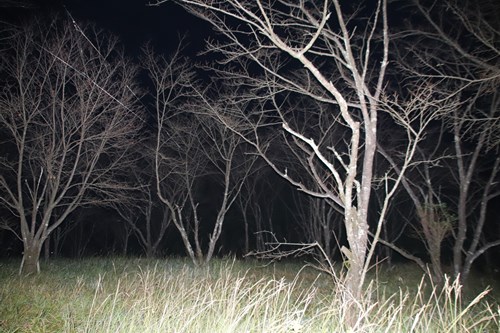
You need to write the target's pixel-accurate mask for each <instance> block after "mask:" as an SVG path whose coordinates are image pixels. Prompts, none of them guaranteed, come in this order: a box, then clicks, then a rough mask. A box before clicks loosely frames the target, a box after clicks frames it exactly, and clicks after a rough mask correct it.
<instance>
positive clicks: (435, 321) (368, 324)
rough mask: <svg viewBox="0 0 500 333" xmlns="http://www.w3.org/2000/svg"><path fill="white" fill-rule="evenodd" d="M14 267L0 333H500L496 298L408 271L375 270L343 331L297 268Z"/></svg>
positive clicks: (338, 311) (137, 263)
mask: <svg viewBox="0 0 500 333" xmlns="http://www.w3.org/2000/svg"><path fill="white" fill-rule="evenodd" d="M18 264H19V262H17V261H4V262H0V332H426V333H427V332H457V333H458V332H499V331H500V329H499V319H500V308H499V305H498V302H497V300H496V299H497V298H496V295H497V294H495V293H496V290H495V289H494V290H493V291H491V292H489V293H488V294H485V293H484V292H482V291H483V290H484V289H482V288H484V286H482V287H481V288H480V289H478V291H476V290H466V291H465V292H464V293H463V296H459V294H460V293H458V292H457V291H458V289H459V288H460V286H458V285H456V284H454V283H453V281H448V283H446V284H445V286H444V287H442V288H437V287H433V286H432V285H431V284H430V282H429V281H428V280H427V279H425V278H422V275H421V274H420V272H419V271H418V270H417V269H416V268H415V267H413V266H411V265H401V266H396V268H395V269H393V270H390V271H389V270H385V269H383V268H381V269H379V270H378V271H373V272H372V273H371V274H372V275H371V276H370V278H371V280H372V283H371V284H370V285H369V286H367V292H366V295H365V299H364V300H363V301H362V302H360V303H358V304H356V305H355V306H354V307H355V308H356V309H357V311H356V313H357V321H356V323H355V326H354V327H348V326H347V325H346V320H345V318H346V317H347V316H348V315H349V313H348V312H349V311H352V308H353V307H349V306H346V304H344V303H343V302H342V299H341V297H340V295H341V294H342V293H341V291H342V285H341V284H334V283H333V281H332V278H331V277H330V276H328V275H326V274H323V273H319V272H318V271H316V270H314V269H312V268H304V267H303V265H302V264H301V263H299V262H281V263H274V264H270V265H263V263H262V262H257V261H252V260H246V261H240V260H233V259H223V260H219V259H216V260H213V262H212V263H211V264H210V265H209V266H208V267H204V268H196V267H193V266H192V265H191V263H190V262H189V261H187V260H185V259H179V258H169V259H164V260H146V259H125V258H113V259H98V258H96V259H86V260H55V261H51V262H49V263H47V264H44V265H42V272H41V274H39V275H36V276H28V277H19V276H18V275H17V269H18ZM471 283H475V281H472V282H471ZM477 288H479V287H477Z"/></svg>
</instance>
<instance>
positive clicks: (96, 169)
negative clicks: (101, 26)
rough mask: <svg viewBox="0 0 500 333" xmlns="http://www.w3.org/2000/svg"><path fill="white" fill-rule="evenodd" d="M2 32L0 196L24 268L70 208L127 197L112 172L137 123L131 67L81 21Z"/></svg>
mask: <svg viewBox="0 0 500 333" xmlns="http://www.w3.org/2000/svg"><path fill="white" fill-rule="evenodd" d="M8 32H9V33H10V34H9V39H8V48H6V49H4V52H2V55H1V61H2V65H1V68H2V85H3V89H2V92H1V95H0V109H1V110H2V111H1V113H0V126H1V129H2V131H3V133H4V134H5V136H3V137H4V138H6V139H5V140H4V141H2V145H6V146H7V150H8V151H9V154H8V155H7V156H4V157H2V159H1V161H0V167H1V169H2V174H1V175H0V190H1V192H2V196H1V199H0V200H1V203H2V204H3V205H4V206H6V207H7V208H8V209H9V210H10V211H11V212H12V214H14V215H15V216H17V217H18V219H19V225H20V234H19V235H18V237H19V238H20V239H21V240H22V242H23V244H24V254H23V260H22V264H21V270H20V271H21V272H23V273H33V272H37V271H39V264H38V261H39V256H40V250H41V247H42V245H43V242H44V241H45V240H46V239H47V237H48V236H49V235H50V234H51V233H52V232H53V231H54V230H55V229H56V228H58V227H59V226H60V225H61V224H62V223H64V222H65V220H66V218H67V217H68V215H69V214H70V213H71V212H72V211H74V210H75V209H76V208H78V207H82V206H84V205H103V204H106V203H109V202H115V201H120V200H126V199H127V193H128V192H127V190H128V188H127V186H125V185H124V184H123V183H122V182H121V181H120V180H121V179H123V177H124V172H125V171H126V170H127V168H128V163H129V159H128V154H127V153H128V151H129V147H131V146H132V145H133V144H134V136H135V135H136V133H137V131H138V129H139V127H140V125H141V119H140V114H139V112H138V110H136V108H135V107H134V100H135V98H136V97H135V96H134V91H137V89H136V83H135V74H136V69H135V68H136V66H134V65H133V64H132V63H130V61H128V60H127V59H126V58H125V57H124V55H123V54H122V53H121V52H120V51H119V50H120V47H119V45H118V44H117V40H116V39H115V38H112V37H109V36H107V35H105V34H104V33H102V32H100V31H98V30H96V29H94V28H92V27H90V26H84V27H78V26H75V25H73V24H68V23H65V22H60V21H57V20H56V21H52V22H51V23H50V24H48V25H36V24H34V25H32V26H29V27H23V28H17V29H12V30H10V31H8ZM56 209H57V210H58V214H57V216H55V215H54V212H55V210H56Z"/></svg>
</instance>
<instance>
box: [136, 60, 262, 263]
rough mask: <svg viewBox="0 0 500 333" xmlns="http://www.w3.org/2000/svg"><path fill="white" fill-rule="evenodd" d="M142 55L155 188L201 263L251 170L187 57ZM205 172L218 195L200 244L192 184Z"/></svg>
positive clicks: (240, 144)
mask: <svg viewBox="0 0 500 333" xmlns="http://www.w3.org/2000/svg"><path fill="white" fill-rule="evenodd" d="M146 56H147V57H148V58H147V62H146V64H147V65H146V67H147V68H148V71H149V73H150V77H151V79H152V81H153V84H154V86H155V101H156V120H157V124H156V126H157V128H156V130H157V133H156V135H157V142H156V148H155V173H156V182H157V193H158V196H159V198H160V200H161V201H162V202H163V203H164V204H165V205H166V206H167V207H168V209H169V211H170V215H171V217H172V221H173V223H174V225H175V226H176V227H177V229H178V231H179V232H180V234H181V237H182V240H183V243H184V246H185V248H186V251H187V253H188V255H189V256H190V257H191V259H192V260H193V262H194V263H195V264H197V265H199V264H205V263H207V262H208V261H210V260H211V258H212V256H213V254H214V251H215V247H216V243H217V241H218V239H219V237H220V235H221V232H222V227H223V224H224V220H225V217H226V214H227V212H228V211H229V209H230V208H231V206H232V205H233V203H234V202H235V200H236V198H237V197H238V195H239V193H240V191H241V187H242V185H243V183H244V180H245V179H246V177H247V176H248V174H249V172H250V170H251V165H252V163H248V161H249V160H251V159H243V158H242V156H243V153H244V150H243V145H244V142H243V140H242V139H241V138H240V137H239V136H238V135H236V134H235V133H233V131H231V130H230V129H228V128H226V127H225V126H223V125H222V124H221V123H220V122H218V121H215V119H214V118H213V117H212V116H211V115H212V114H213V113H214V110H216V109H218V108H224V107H225V106H224V104H223V103H222V102H220V101H219V102H216V101H214V100H209V98H208V97H207V94H206V93H205V92H202V91H199V90H198V89H196V84H195V82H194V80H193V77H192V74H191V71H190V70H189V69H188V63H187V62H186V61H180V53H179V52H176V53H175V54H174V55H173V56H172V57H171V58H170V59H166V58H163V57H159V56H154V54H153V53H152V52H149V51H148V52H146ZM186 97H189V98H186ZM253 160H255V159H253ZM207 174H210V175H211V177H213V178H214V179H219V180H220V186H221V189H222V195H221V198H220V202H219V206H218V208H217V214H216V217H215V221H214V223H213V229H212V230H211V232H210V234H209V237H208V244H207V249H206V250H204V249H203V241H202V239H201V237H202V236H203V235H201V230H200V229H201V225H200V223H201V221H200V215H199V211H198V206H199V202H198V201H197V197H196V195H197V193H195V186H196V184H197V182H198V181H199V180H200V179H201V178H202V177H203V176H205V175H207Z"/></svg>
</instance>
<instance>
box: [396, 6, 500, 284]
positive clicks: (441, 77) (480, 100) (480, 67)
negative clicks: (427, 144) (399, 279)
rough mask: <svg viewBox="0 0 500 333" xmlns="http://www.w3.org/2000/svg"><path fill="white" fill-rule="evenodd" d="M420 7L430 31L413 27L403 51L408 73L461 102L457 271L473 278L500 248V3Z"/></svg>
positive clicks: (452, 121)
mask: <svg viewBox="0 0 500 333" xmlns="http://www.w3.org/2000/svg"><path fill="white" fill-rule="evenodd" d="M413 3H414V5H415V9H416V13H417V15H420V16H421V17H422V18H423V21H422V22H424V23H425V26H424V25H422V26H415V25H412V26H410V27H409V28H408V29H407V30H405V31H404V32H402V33H399V34H397V35H396V36H395V39H396V40H398V41H404V40H407V41H410V43H406V44H405V45H406V46H405V47H406V49H405V51H403V52H401V53H400V57H401V58H403V59H404V61H403V62H404V63H406V64H407V65H406V66H405V70H407V71H409V72H410V73H411V75H412V76H413V77H418V78H419V79H420V80H427V81H428V82H433V84H434V85H435V87H436V88H437V90H439V91H440V93H441V95H442V94H447V95H448V98H447V99H448V101H450V102H451V103H455V106H454V107H449V108H448V109H449V112H447V113H446V115H445V117H444V118H443V122H444V123H445V124H446V125H447V128H448V129H449V132H450V133H451V134H452V135H453V139H454V142H453V147H452V149H450V151H449V152H447V154H449V155H452V156H453V160H454V161H455V162H454V163H448V164H447V166H448V167H449V170H450V172H451V174H452V175H454V177H453V178H452V181H451V183H452V184H453V185H454V186H455V187H454V189H455V191H456V192H457V193H458V198H456V199H454V198H450V199H449V200H448V202H451V204H452V206H451V207H450V208H452V209H454V210H455V211H456V214H457V224H456V227H455V228H454V238H455V241H454V245H453V270H454V274H455V276H456V277H458V276H460V277H461V279H462V281H465V279H466V278H467V276H468V274H469V272H470V268H471V265H472V263H473V262H474V261H475V260H476V259H477V258H478V257H479V256H480V255H481V254H482V253H484V252H485V251H486V250H488V249H489V248H491V247H493V246H497V245H500V241H499V240H495V239H493V240H490V241H489V242H487V243H484V244H481V238H482V233H483V229H484V225H485V222H486V212H487V206H488V203H489V202H490V200H491V199H493V198H494V197H496V196H498V195H499V194H500V192H499V191H498V188H497V187H496V185H495V184H496V181H497V179H498V176H499V173H498V172H499V163H500V161H499V158H498V148H499V143H500V140H499V139H498V138H499V133H500V131H499V124H500V115H499V110H500V108H499V106H500V98H499V94H498V84H499V82H500V66H499V65H500V62H499V58H500V57H499V56H500V48H499V45H500V44H499V41H500V33H499V31H500V30H499V26H498V20H497V17H498V16H497V15H495V10H496V11H498V6H496V7H495V6H493V5H492V3H490V2H488V1H477V2H475V1H466V2H458V1H454V0H448V1H442V2H440V3H436V4H435V5H434V6H432V7H430V6H426V5H424V3H423V2H422V1H420V0H414V2H413ZM497 14H498V13H497ZM398 37H399V39H398ZM456 101H459V102H460V105H456ZM485 163H489V167H488V168H487V174H485V173H484V171H485V170H481V164H482V165H484V164H485ZM480 174H481V175H480ZM480 179H483V181H479V180H480ZM478 181H479V182H478Z"/></svg>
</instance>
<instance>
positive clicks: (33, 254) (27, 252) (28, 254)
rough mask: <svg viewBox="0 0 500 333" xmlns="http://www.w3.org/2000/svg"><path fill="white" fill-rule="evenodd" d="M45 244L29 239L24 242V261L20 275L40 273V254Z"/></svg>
mask: <svg viewBox="0 0 500 333" xmlns="http://www.w3.org/2000/svg"><path fill="white" fill-rule="evenodd" d="M42 244H43V242H42V241H40V240H34V239H27V240H25V241H24V252H23V260H22V261H21V267H20V269H19V274H20V275H30V274H36V273H39V272H40V252H41V250H42Z"/></svg>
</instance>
